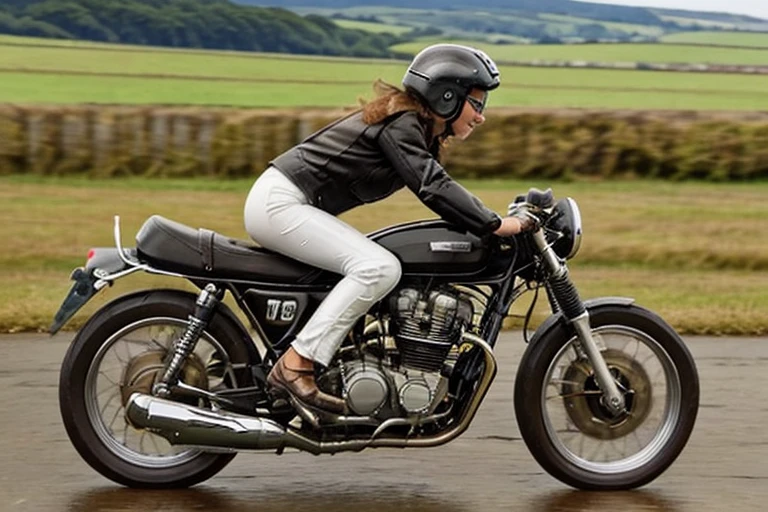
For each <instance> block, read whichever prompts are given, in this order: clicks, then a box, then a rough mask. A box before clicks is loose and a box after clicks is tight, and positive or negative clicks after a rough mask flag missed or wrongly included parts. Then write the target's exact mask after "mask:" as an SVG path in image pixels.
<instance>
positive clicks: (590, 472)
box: [51, 189, 699, 489]
mask: <svg viewBox="0 0 768 512" xmlns="http://www.w3.org/2000/svg"><path fill="white" fill-rule="evenodd" d="M513 208H525V210H526V211H527V212H528V213H529V215H533V216H534V217H535V219H536V221H537V222H536V226H535V229H534V230H532V231H528V232H525V233H522V234H519V235H517V236H515V237H510V238H500V237H496V236H489V237H488V238H479V237H476V236H474V235H472V234H470V233H466V232H464V231H462V230H460V229H457V228H456V227H454V226H452V225H450V224H448V223H446V222H444V221H441V220H425V221H417V222H411V223H407V224H402V225H398V226H393V227H389V228H386V229H383V230H380V231H377V232H375V233H372V234H371V235H370V238H371V239H372V240H374V241H376V242H377V243H379V244H381V245H382V246H384V247H386V248H387V249H388V250H389V251H391V252H392V253H394V254H395V255H396V256H397V257H398V258H399V259H400V261H401V263H402V268H403V276H402V280H401V282H400V284H399V285H398V287H397V288H396V289H395V290H394V291H393V292H391V294H390V295H389V296H388V297H387V298H385V299H384V300H382V301H381V302H380V303H378V304H376V305H375V306H374V307H373V308H372V309H371V310H370V311H369V313H368V314H367V315H366V316H365V317H364V318H362V319H361V320H360V321H359V322H358V323H357V324H356V325H355V327H354V328H353V329H352V330H351V331H350V332H349V334H348V336H347V337H346V339H345V341H344V343H343V344H342V347H341V348H340V350H339V351H338V353H337V355H336V356H335V358H334V360H333V361H332V363H331V364H330V365H329V367H328V368H317V370H316V376H315V377H316V380H317V382H318V386H319V387H320V388H321V389H322V390H323V391H325V392H326V393H330V394H333V395H336V396H339V397H342V398H343V399H344V401H345V403H346V405H347V408H348V410H349V413H348V414H344V415H336V414H332V413H328V412H324V411H320V410H315V409H311V408H308V407H303V406H301V405H300V403H299V402H294V403H292V402H290V401H287V400H285V399H284V398H277V397H273V396H272V395H270V390H269V389H268V387H267V386H266V375H267V374H268V372H269V370H270V368H271V367H272V365H273V364H274V363H275V361H276V360H277V358H278V357H279V356H280V354H281V353H282V352H283V351H285V350H286V349H287V348H288V346H289V344H290V343H291V341H292V340H293V338H294V336H295V333H297V332H298V331H299V330H300V329H301V327H302V326H303V325H304V323H305V322H306V321H307V319H308V318H309V316H311V314H312V313H313V311H314V310H315V309H316V308H317V306H318V305H319V304H320V302H321V301H322V300H323V298H324V297H325V296H326V294H327V293H328V291H329V290H330V289H331V288H332V287H333V286H334V284H335V283H336V282H338V280H339V279H340V276H338V275H336V274H332V273H329V272H326V271H323V270H319V269H316V268H312V267H309V266H306V265H303V264H301V263H298V262H296V261H293V260H291V259H288V258H285V257H283V256H281V255H278V254H275V253H273V252H270V251H267V250H265V249H263V248H260V247H258V246H256V245H254V244H253V243H250V242H243V241H240V240H235V239H231V238H227V237H225V236H222V235H220V234H218V233H215V232H212V231H208V230H205V229H192V228H190V227H187V226H184V225H182V224H178V223H176V222H172V221H170V220H167V219H164V218H162V217H159V216H153V217H151V218H149V219H148V220H147V221H146V222H145V224H144V225H143V227H142V228H141V230H140V231H139V233H138V234H137V237H136V247H135V248H131V249H126V248H123V246H122V244H121V241H120V225H119V218H117V217H116V218H115V242H116V248H97V249H92V250H91V251H90V252H89V255H88V261H87V263H86V265H85V267H83V268H78V269H76V270H75V271H74V272H73V274H72V279H73V280H74V281H75V283H74V285H73V287H72V290H71V291H70V293H69V295H68V296H67V298H66V299H65V300H64V303H63V304H62V307H61V309H60V311H59V312H58V313H57V315H56V318H55V321H54V324H53V325H52V326H51V332H52V333H55V332H57V331H58V330H59V329H60V328H61V327H62V326H63V325H64V324H65V323H66V322H67V321H68V320H69V319H70V318H71V317H72V315H73V314H74V313H75V312H76V311H77V310H78V309H80V307H82V306H83V304H85V303H86V302H88V300H89V299H90V298H91V297H93V295H94V294H96V293H97V292H98V291H99V290H101V289H102V288H104V287H105V286H107V285H110V284H112V283H113V282H114V281H116V280H117V279H120V278H122V277H124V276H127V275H129V274H132V273H135V272H148V273H151V274H159V275H165V276H175V277H180V278H183V279H187V280H189V281H190V282H191V283H193V284H194V285H195V286H196V287H197V288H198V289H199V294H197V295H195V294H193V293H189V292H186V291H182V290H178V289H151V290H142V291H139V292H135V293H131V294H129V295H125V296H122V297H120V298H118V299H116V300H114V301H113V302H110V303H109V304H107V305H106V306H104V307H102V308H101V309H100V310H99V311H97V312H96V313H95V314H94V315H93V316H92V317H91V318H90V319H89V320H88V321H87V323H86V324H85V325H84V326H83V327H82V329H80V331H79V332H78V333H77V335H76V336H75V338H74V340H73V341H72V344H71V346H70V348H69V351H68V352H67V354H66V357H65V359H64V362H63V366H62V370H61V379H60V388H59V399H60V407H61V414H62V418H63V421H64V425H65V427H66V430H67V433H68V434H69V437H70V439H71V441H72V443H73V444H74V446H75V448H76V449H77V451H78V452H79V453H80V455H81V456H82V457H83V459H85V461H86V462H88V464H90V465H91V466H92V467H93V468H94V469H95V470H96V471H98V472H99V473H101V474H102V475H104V476H106V477H107V478H110V479H112V480H114V481H115V482H118V483H120V484H124V485H127V486H131V487H145V488H168V487H185V486H190V485H194V484H196V483H198V482H201V481H203V480H206V479H208V478H210V477H212V476H213V475H215V474H216V473H217V472H219V471H220V470H221V469H222V468H224V467H225V466H226V465H227V464H228V463H229V462H230V461H231V460H232V459H233V457H234V456H235V454H236V452H237V451H238V450H273V451H275V452H276V453H277V454H280V453H282V452H283V450H284V449H286V448H294V449H298V450H302V451H307V452H311V453H314V454H321V453H336V452H341V451H360V450H363V449H365V448H374V447H376V448H380V447H397V448H404V447H432V446H437V445H441V444H443V443H447V442H448V441H451V440H453V439H455V438H456V437H458V436H459V435H460V434H462V433H463V432H464V431H465V430H466V429H467V427H468V426H469V424H470V422H471V421H472V419H473V417H474V416H475V413H476V412H477V409H478V407H479V406H480V403H481V402H482V400H483V397H484V396H485V394H486V392H487V391H488V388H489V386H490V385H491V382H492V381H493V378H494V376H495V374H496V360H495V358H494V353H493V347H494V345H495V343H496V339H497V336H498V334H499V331H500V329H501V327H502V321H503V320H504V318H505V316H506V315H507V313H508V311H509V309H510V306H511V305H512V303H513V302H514V301H515V300H516V299H518V298H519V297H520V296H521V295H523V294H525V293H533V294H534V295H535V297H538V292H539V291H540V290H543V292H544V293H543V294H544V295H546V297H547V299H548V301H549V306H550V307H551V309H552V315H551V316H550V317H549V318H547V319H546V320H545V321H544V322H543V323H542V324H541V325H540V326H539V327H538V329H537V330H536V331H535V333H534V334H533V336H532V337H531V338H530V340H528V339H527V336H526V341H528V347H527V349H526V351H525V353H524V355H523V357H522V360H521V361H520V366H519V369H518V372H517V381H516V384H515V395H514V404H515V412H516V416H517V422H518V425H519V428H520V432H521V434H522V437H523V439H524V440H525V442H526V444H527V446H528V449H529V450H530V451H531V452H532V454H533V455H534V457H535V458H536V460H537V461H538V462H539V464H541V466H542V467H543V468H544V469H546V471H548V472H549V473H550V474H551V475H553V476H554V477H555V478H558V479H559V480H561V481H562V482H564V483H566V484H569V485H571V486H574V487H577V488H582V489H630V488H635V487H638V486H641V485H644V484H646V483H648V482H650V481H652V480H653V479H654V478H656V477H657V476H659V475H660V474H661V473H662V472H663V471H664V470H666V469H667V467H669V465H670V464H672V462H673V461H674V460H675V459H676V458H677V456H678V455H679V454H680V452H681V451H682V449H683V447H684V446H685V444H686V442H687V440H688V437H689V436H690V434H691V431H692V429H693V426H694V422H695V419H696V413H697V411H698V403H699V383H698V375H697V371H696V367H695V364H694V361H693V359H692V357H691V355H690V353H689V351H688V350H687V348H686V347H685V345H684V343H683V342H682V340H681V339H680V337H679V336H678V335H677V334H676V333H675V331H674V330H673V329H672V328H671V327H670V326H669V325H667V324H666V323H665V322H664V321H663V320H662V319H661V318H659V317H658V316H657V315H656V314H654V313H652V312H651V311H648V310H647V309H644V308H642V307H639V306H637V305H636V304H634V301H633V300H632V299H629V298H618V297H608V298H600V299H595V300H587V301H582V300H581V299H580V298H579V294H578V292H577V290H576V288H575V287H574V285H573V283H572V281H571V279H570V278H569V274H568V269H567V267H566V264H565V261H566V260H567V259H570V258H572V257H573V256H575V255H576V253H577V252H578V250H579V245H580V243H581V235H582V232H581V217H580V213H579V209H578V206H577V204H576V202H575V201H574V200H573V199H570V198H566V199H562V200H560V201H557V202H555V201H554V200H553V198H552V193H551V190H547V191H546V192H541V191H538V190H535V189H531V191H529V193H528V194H527V196H525V197H520V198H518V201H517V202H516V203H515V204H514V205H513ZM227 292H229V293H230V295H231V297H232V298H233V299H234V303H235V304H237V306H238V307H239V309H240V311H241V315H240V316H239V317H238V316H236V315H235V314H234V313H233V311H232V309H231V308H230V307H228V306H227V305H226V304H225V303H223V302H222V300H223V299H224V296H225V294H226V293H227ZM531 302H532V304H531V309H532V308H533V304H535V302H536V301H535V299H534V300H532V301H531ZM530 311H531V310H529V315H527V318H526V320H527V319H528V318H529V317H530ZM240 318H246V319H247V323H250V327H251V328H252V330H250V331H249V329H248V328H246V327H245V325H244V323H243V322H242V321H241V320H240ZM527 324H528V322H527V321H526V327H527ZM524 333H527V329H525V330H524Z"/></svg>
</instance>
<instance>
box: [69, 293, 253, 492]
mask: <svg viewBox="0 0 768 512" xmlns="http://www.w3.org/2000/svg"><path fill="white" fill-rule="evenodd" d="M220 307H224V306H223V305H220ZM194 308H195V297H194V296H193V295H191V294H186V293H182V292H177V291H170V290H159V291H149V292H141V293H138V294H135V295H133V296H129V297H125V298H122V299H118V300H116V301H115V302H113V303H111V304H108V305H107V306H105V307H104V308H102V309H101V310H100V311H99V312H97V313H96V315H94V316H93V317H92V318H91V319H90V320H89V321H88V323H87V324H86V325H85V326H84V327H83V328H82V330H81V331H80V332H79V333H78V334H77V336H76V337H75V339H74V341H73V342H72V345H71V346H70V348H69V351H68V352H67V355H66V356H65V358H64V363H63V365H62V369H61V376H60V384H59V404H60V408H61V415H62V419H63V421H64V426H65V427H66V430H67V434H68V435H69V438H70V440H71V441H72V444H73V445H74V446H75V448H76V449H77V451H78V452H79V454H80V455H81V457H82V458H83V459H84V460H85V461H86V462H87V463H88V464H89V465H90V466H91V467H93V468H94V469H95V470H97V471H98V472H99V473H101V474H102V475H104V476H106V477H107V478H109V479H111V480H113V481H115V482H117V483H120V484H123V485H127V486H130V487H144V488H172V487H188V486H190V485H194V484H196V483H198V482H201V481H203V480H206V479H207V478H210V477H211V476H213V475H215V474H216V473H218V472H219V471H221V470H222V469H223V468H224V466H226V465H227V464H228V463H229V462H230V461H231V460H232V458H233V457H234V456H235V455H234V454H220V453H219V454H216V453H207V452H204V451H202V450H199V449H195V448H189V447H179V446H174V445H171V444H169V443H168V441H167V440H165V439H164V438H163V437H161V436H159V435H155V434H153V433H150V432H148V431H146V430H137V429H135V428H133V427H132V426H131V425H130V423H128V421H127V419H126V417H125V405H126V403H127V401H128V399H129V398H130V396H131V394H132V393H134V392H140V393H145V394H149V393H151V388H152V384H153V383H154V382H155V380H156V378H157V376H158V375H160V374H161V372H163V370H164V366H165V363H164V361H165V359H166V356H167V354H168V351H169V350H170V349H171V348H172V345H173V343H174V342H175V340H177V339H178V338H179V337H180V336H181V334H182V333H183V332H184V329H185V327H186V324H187V316H188V315H189V314H190V313H191V312H192V311H194ZM241 339H242V336H240V332H239V331H238V328H237V327H236V326H234V325H232V322H231V321H229V320H228V319H227V318H226V317H225V315H222V314H219V313H217V314H215V315H214V316H213V318H212V319H211V321H210V322H209V324H208V327H207V328H206V330H205V331H204V332H203V334H202V336H201V337H200V340H199V341H198V343H197V345H196V347H195V350H194V352H193V353H192V354H191V355H190V357H189V358H188V359H187V361H186V362H185V364H184V366H183V367H182V370H181V377H180V378H181V380H182V381H183V382H185V383H186V384H189V385H192V386H195V387H197V388H200V389H205V390H209V391H216V390H219V389H222V388H232V387H240V385H242V383H241V382H238V380H239V378H238V376H237V375H236V371H235V367H237V366H244V365H245V363H247V362H248V352H247V350H246V347H245V346H244V345H243V344H242V342H240V341H239V340H241ZM193 405H198V406H206V405H207V404H201V403H197V400H196V399H195V403H193Z"/></svg>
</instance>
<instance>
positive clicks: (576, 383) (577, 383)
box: [549, 379, 581, 386]
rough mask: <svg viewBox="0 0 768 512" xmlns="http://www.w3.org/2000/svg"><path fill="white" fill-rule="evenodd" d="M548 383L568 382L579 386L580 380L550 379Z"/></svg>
mask: <svg viewBox="0 0 768 512" xmlns="http://www.w3.org/2000/svg"><path fill="white" fill-rule="evenodd" d="M549 383H550V385H554V384H570V385H571V386H581V382H576V381H575V380H565V379H552V380H550V381H549Z"/></svg>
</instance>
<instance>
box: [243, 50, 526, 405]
mask: <svg viewBox="0 0 768 512" xmlns="http://www.w3.org/2000/svg"><path fill="white" fill-rule="evenodd" d="M377 85H378V88H379V90H380V95H379V97H378V98H377V99H375V100H373V101H371V102H369V103H367V104H366V105H365V106H364V107H363V108H362V109H361V110H359V111H357V112H355V113H353V114H351V115H349V116H347V117H345V118H343V119H340V120H338V121H336V122H334V123H332V124H331V125H329V126H327V127H325V128H323V129H322V130H320V131H319V132H317V133H315V134H313V135H310V136H309V137H308V138H307V139H306V140H304V141H303V142H301V143H300V144H299V145H297V146H295V147H294V148H292V149H290V150H288V151H287V152H285V153H283V154H282V155H280V156H278V157H277V158H276V159H275V160H273V161H272V162H271V167H269V168H268V169H267V170H266V171H265V172H264V173H263V174H262V175H261V176H260V177H259V178H258V180H257V181H256V183H255V184H254V185H253V188H252V189H251V191H250V193H249V195H248V199H247V201H246V204H245V228H246V230H247V231H248V233H249V234H250V236H251V237H252V238H253V239H254V240H256V241H257V242H258V243H259V244H261V245H262V246H263V247H266V248H268V249H271V250H274V251H276V252H279V253H282V254H284V255H286V256H289V257H291V258H294V259H296V260H299V261H301V262H304V263H306V264H309V265H313V266H315V267H319V268H322V269H325V270H329V271H332V272H336V273H338V274H341V275H343V276H344V278H343V279H342V280H341V281H340V282H339V283H338V284H337V285H336V286H335V287H334V288H333V290H331V292H330V293H329V294H328V296H327V297H326V298H325V300H324V301H323V302H322V304H321V305H320V307H319V308H318V309H317V311H316V312H315V313H314V315H313V316H312V317H311V318H310V319H309V320H308V321H307V324H306V325H305V326H304V328H303V329H302V330H301V332H299V333H298V334H297V336H296V339H295V340H294V341H293V343H292V345H291V348H289V349H288V350H287V351H286V353H285V354H284V355H283V356H282V357H281V358H280V359H279V360H278V362H277V363H276V364H275V367H274V368H273V369H272V371H271V372H270V374H269V376H268V377H267V382H268V383H269V385H270V386H272V388H273V390H274V391H276V392H279V393H281V394H287V395H290V398H291V399H293V400H298V401H299V402H301V403H302V404H304V405H309V406H312V407H316V408H320V409H323V410H327V411H331V412H335V413H343V412H344V411H345V405H344V401H343V400H342V399H340V398H338V397H335V396H332V395H329V394H326V393H323V392H321V391H320V390H319V389H318V388H317V385H316V384H315V379H314V374H313V367H314V363H316V362H317V363H320V364H322V365H325V366H327V365H328V364H329V363H330V361H331V359H332V358H333V355H334V353H335V352H336V350H337V349H338V348H339V345H340V344H341V342H342V340H343V339H344V337H345V336H346V334H347V332H348V331H349V329H350V328H351V327H352V326H353V324H354V323H355V321H356V320H357V319H358V318H360V316H362V315H363V314H365V313H366V312H367V311H368V309H369V308H370V307H371V306H372V305H373V304H374V303H376V302H377V301H379V300H380V299H382V298H383V297H384V296H386V295H387V293H389V292H390V291H391V290H392V289H393V288H394V287H395V286H396V285H397V283H398V281H399V280H400V274H401V269H400V263H399V261H398V259H397V258H396V257H395V256H394V255H393V254H392V253H390V252H389V251H387V250H386V249H384V248H383V247H382V246H380V245H378V244H376V243H375V242H372V241H371V240H369V239H368V238H367V237H366V236H365V235H363V234H361V233H360V232H358V231H357V230H355V229H354V228H352V227H351V226H349V225H348V224H346V223H344V222H342V221H340V220H339V219H337V218H336V215H338V214H340V213H341V212H344V211H346V210H349V209H350V208H353V207H355V206H358V205H360V204H363V203H371V202H374V201H378V200H380V199H384V198H385V197H387V196H389V195H390V194H392V193H393V192H395V191H396V190H398V189H400V188H402V187H403V186H407V187H408V188H409V189H410V190H411V191H412V192H413V193H414V194H416V195H417V196H418V198H419V199H420V200H421V201H422V202H423V203H424V204H425V205H426V206H427V207H429V208H430V209H431V210H432V211H434V212H435V213H437V214H438V215H439V216H440V217H442V218H443V219H445V220H447V221H449V222H451V223H454V224H456V225H459V226H461V227H463V228H465V229H467V230H468V231H471V232H473V233H475V234H478V235H485V234H489V233H494V234H497V235H500V236H511V235H514V234H516V233H518V232H520V231H521V230H523V229H527V228H528V227H529V225H528V224H529V222H528V221H527V219H525V218H523V217H520V218H517V217H506V218H501V217H500V216H499V215H497V214H496V213H494V212H493V211H491V210H489V209H488V208H486V207H485V206H484V205H483V204H482V203H481V202H480V200H479V199H478V198H476V197H475V196H474V195H472V194H471V193H469V192H468V191H467V190H466V189H464V188H463V187H462V186H461V185H459V184H458V183H457V182H455V181H453V180H452V179H451V177H450V176H448V174H447V173H446V172H445V170H444V169H443V167H442V166H441V165H440V163H439V161H438V155H439V150H440V146H441V143H442V142H444V140H445V139H446V138H447V137H449V136H454V137H456V138H458V139H461V140H463V139H466V138H467V137H469V135H470V134H471V133H472V131H473V130H474V129H475V127H476V126H478V125H481V124H482V123H483V122H484V121H485V117H483V109H484V107H485V103H486V99H487V95H488V91H491V90H493V89H495V88H496V87H498V86H499V72H498V70H497V69H496V65H495V64H494V63H493V61H492V60H491V59H490V58H489V57H488V56H487V55H486V54H485V53H483V52H481V51H479V50H476V49H473V48H469V47H466V46H458V45H448V44H440V45H434V46H430V47H429V48H426V49H424V50H423V51H422V52H420V53H419V54H418V55H416V57H415V58H414V59H413V62H412V63H411V65H410V67H409V68H408V71H407V72H406V74H405V77H404V78H403V86H404V87H405V90H404V91H403V90H400V89H399V88H396V87H394V86H388V85H386V84H382V83H378V84H377Z"/></svg>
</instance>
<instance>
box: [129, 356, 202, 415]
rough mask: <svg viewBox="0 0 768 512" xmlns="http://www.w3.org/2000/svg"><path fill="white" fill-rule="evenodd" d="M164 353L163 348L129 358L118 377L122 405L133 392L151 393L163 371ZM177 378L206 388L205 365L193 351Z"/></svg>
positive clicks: (200, 387) (191, 384) (197, 386)
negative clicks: (120, 376) (120, 375)
mask: <svg viewBox="0 0 768 512" xmlns="http://www.w3.org/2000/svg"><path fill="white" fill-rule="evenodd" d="M165 355H166V351H164V350H153V351H150V352H144V353H142V354H140V355H138V356H135V357H133V358H131V360H130V361H129V362H128V364H127V365H126V367H125V369H124V370H123V375H122V378H121V379H120V396H121V399H122V402H123V407H125V406H126V405H127V404H128V399H129V398H130V397H131V395H132V394H133V393H144V394H147V395H151V394H152V386H154V385H155V382H157V380H158V379H159V378H160V377H161V376H162V374H163V372H164V371H165V361H164V360H165ZM179 379H180V380H181V381H183V382H184V383H185V384H188V385H190V386H194V387H196V388H199V389H204V390H207V389H208V376H207V373H206V370H205V365H204V364H203V362H202V361H201V360H200V358H199V357H197V356H196V355H195V354H194V353H192V354H190V355H189V357H187V359H186V361H185V363H184V366H182V368H181V373H180V375H179Z"/></svg>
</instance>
